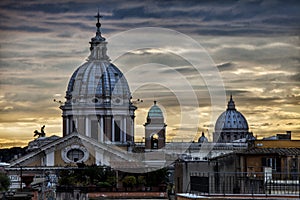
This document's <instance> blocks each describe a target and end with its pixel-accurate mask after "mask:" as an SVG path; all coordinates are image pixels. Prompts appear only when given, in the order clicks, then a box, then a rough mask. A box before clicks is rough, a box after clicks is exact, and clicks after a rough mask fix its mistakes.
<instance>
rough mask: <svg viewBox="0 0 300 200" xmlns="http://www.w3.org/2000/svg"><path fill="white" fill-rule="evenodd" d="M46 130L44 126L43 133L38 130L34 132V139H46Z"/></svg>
mask: <svg viewBox="0 0 300 200" xmlns="http://www.w3.org/2000/svg"><path fill="white" fill-rule="evenodd" d="M44 129H45V125H43V126H42V128H41V132H39V131H38V130H35V131H34V136H33V137H35V136H38V138H40V137H45V136H46V133H45V131H44Z"/></svg>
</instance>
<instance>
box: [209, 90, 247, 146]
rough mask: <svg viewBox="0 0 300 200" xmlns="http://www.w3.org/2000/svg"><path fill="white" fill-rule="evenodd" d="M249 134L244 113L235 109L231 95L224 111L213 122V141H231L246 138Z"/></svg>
mask: <svg viewBox="0 0 300 200" xmlns="http://www.w3.org/2000/svg"><path fill="white" fill-rule="evenodd" d="M248 135H249V127H248V122H247V120H246V118H245V117H244V115H243V114H242V113H240V112H239V111H237V110H236V108H235V104H234V101H233V99H232V96H230V100H229V101H228V105H227V110H226V111H224V112H223V113H222V114H221V115H220V116H219V118H218V119H217V122H216V124H215V133H214V141H218V142H233V141H234V140H240V139H242V138H247V137H248Z"/></svg>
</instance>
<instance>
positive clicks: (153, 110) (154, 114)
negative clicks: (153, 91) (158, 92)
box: [147, 101, 164, 118]
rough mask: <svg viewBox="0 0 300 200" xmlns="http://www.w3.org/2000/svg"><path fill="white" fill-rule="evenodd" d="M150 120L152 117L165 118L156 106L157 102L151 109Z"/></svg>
mask: <svg viewBox="0 0 300 200" xmlns="http://www.w3.org/2000/svg"><path fill="white" fill-rule="evenodd" d="M147 117H148V118H152V117H164V116H163V112H162V111H161V109H160V108H159V107H158V106H157V105H156V101H154V105H153V106H152V107H151V108H150V110H149V112H148V116H147Z"/></svg>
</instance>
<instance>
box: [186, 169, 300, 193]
mask: <svg viewBox="0 0 300 200" xmlns="http://www.w3.org/2000/svg"><path fill="white" fill-rule="evenodd" d="M299 175H300V174H299V173H292V174H291V173H290V174H286V173H274V172H273V173H272V174H266V173H198V174H197V173H193V174H191V175H190V183H189V188H188V190H189V191H187V192H192V193H198V194H224V195H226V194H265V195H271V194H272V195H274V194H279V195H299V196H300V184H299V178H300V176H299Z"/></svg>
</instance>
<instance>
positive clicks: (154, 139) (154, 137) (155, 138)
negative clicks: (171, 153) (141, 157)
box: [151, 134, 158, 149]
mask: <svg viewBox="0 0 300 200" xmlns="http://www.w3.org/2000/svg"><path fill="white" fill-rule="evenodd" d="M157 148H158V135H157V134H154V135H152V136H151V149H157Z"/></svg>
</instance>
